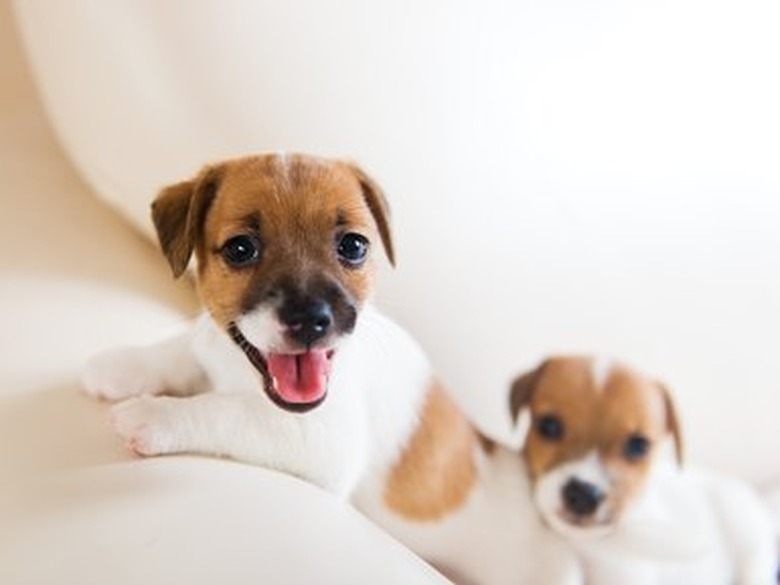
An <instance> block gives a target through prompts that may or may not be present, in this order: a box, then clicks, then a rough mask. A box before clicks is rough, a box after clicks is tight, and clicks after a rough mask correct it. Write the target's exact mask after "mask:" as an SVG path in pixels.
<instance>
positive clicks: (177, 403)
mask: <svg viewBox="0 0 780 585" xmlns="http://www.w3.org/2000/svg"><path fill="white" fill-rule="evenodd" d="M152 218H153V220H154V225H155V228H156V230H157V234H158V237H159V241H160V245H161V247H162V251H163V253H164V254H165V257H166V258H167V260H168V262H169V263H170V265H171V268H172V270H173V274H174V276H175V277H179V276H181V275H182V274H183V273H184V272H185V270H186V268H187V266H188V263H189V261H190V257H191V256H192V255H193V254H194V256H195V257H196V259H197V268H196V270H195V275H196V283H197V288H198V292H199V296H200V298H201V300H202V302H203V304H204V306H205V309H206V310H205V312H204V313H203V315H202V316H201V317H200V319H199V320H198V322H197V323H196V325H195V326H194V328H193V329H192V330H191V331H188V332H187V333H185V334H183V335H180V336H177V337H174V338H171V339H167V340H164V341H162V342H160V343H157V344H154V345H150V346H147V347H132V348H120V349H115V350H111V351H108V352H106V353H104V354H101V355H98V356H96V357H95V358H93V359H92V360H91V361H90V362H89V363H88V364H87V368H86V371H85V373H84V376H83V383H84V387H85V389H86V390H87V392H88V393H90V394H92V395H94V396H96V397H100V398H105V399H108V400H111V401H120V402H119V404H118V405H116V406H114V407H113V408H112V419H113V425H114V427H115V429H116V431H117V432H118V433H119V434H120V435H121V436H122V437H124V438H125V440H126V441H127V443H128V446H129V447H130V448H131V449H132V450H133V451H135V452H136V453H138V454H140V455H162V454H166V453H184V452H196V453H204V454H211V455H218V456H227V457H231V458H234V459H237V460H241V461H245V462H250V463H255V464H259V465H263V466H267V467H273V468H276V469H279V470H282V471H285V472H287V473H290V474H293V475H296V476H300V477H302V478H305V479H307V480H308V481H311V482H313V483H315V484H318V485H320V486H321V487H323V488H325V489H328V490H330V491H331V492H334V493H336V494H339V495H341V496H346V495H349V494H351V493H352V492H353V491H354V490H355V488H356V486H357V484H358V483H359V482H360V481H361V480H363V479H364V477H365V475H366V474H367V473H369V471H371V472H374V471H377V470H385V469H388V468H392V466H393V465H394V464H395V463H396V460H397V459H398V456H399V453H400V452H401V451H402V449H403V447H404V445H405V444H406V443H407V442H408V440H409V438H410V437H411V436H413V435H414V433H415V430H416V428H417V427H418V425H419V423H420V421H423V422H424V421H425V420H426V418H425V413H424V410H425V408H426V403H427V402H430V401H431V400H434V399H431V398H429V397H430V396H435V397H436V398H435V401H436V403H442V404H449V402H448V399H447V397H446V396H445V395H444V394H443V393H441V392H439V391H438V386H436V384H435V381H434V379H433V376H432V373H431V369H430V367H429V365H428V362H427V361H426V359H425V357H424V355H423V353H422V352H421V350H420V349H419V347H418V346H417V344H416V343H415V342H414V341H413V340H412V339H411V338H410V337H409V336H408V335H407V334H406V333H405V332H403V331H402V330H401V329H400V328H399V327H398V326H396V325H394V324H393V323H392V322H390V321H389V320H388V319H387V318H385V317H383V316H382V315H381V314H380V313H379V312H378V311H377V310H376V309H374V308H373V307H372V305H371V304H370V302H369V298H370V295H371V292H372V289H373V284H374V273H375V267H376V263H377V258H378V255H377V251H378V250H381V249H382V248H383V249H384V252H385V254H386V256H387V258H388V259H389V261H390V262H391V263H392V262H393V260H394V255H393V242H392V238H391V233H390V226H389V217H388V209H387V203H386V201H385V198H384V195H383V194H382V192H381V191H380V189H379V187H378V186H377V185H376V184H375V183H374V181H373V180H371V179H370V178H369V177H368V176H367V175H366V174H365V173H364V172H363V171H361V170H360V169H359V168H358V167H356V166H354V165H352V164H348V163H344V162H338V161H330V160H325V159H320V158H315V157H311V156H306V155H300V154H290V155H284V154H268V155H260V156H250V157H246V158H240V159H235V160H229V161H226V162H221V163H218V164H214V165H210V166H207V167H206V168H204V169H203V170H202V171H201V172H200V174H199V175H198V176H196V177H195V178H193V179H191V180H187V181H183V182H181V183H177V184H175V185H172V186H170V187H167V188H166V189H164V190H163V191H162V192H161V193H160V194H159V195H158V196H157V198H156V199H155V201H154V203H153V205H152Z"/></svg>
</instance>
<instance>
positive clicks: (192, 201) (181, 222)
mask: <svg viewBox="0 0 780 585" xmlns="http://www.w3.org/2000/svg"><path fill="white" fill-rule="evenodd" d="M218 186H219V176H218V173H217V171H216V169H212V168H207V169H205V170H204V171H202V172H201V173H200V174H199V175H198V176H197V177H195V178H194V179H191V180H189V181H182V182H181V183H176V184H175V185H170V186H169V187H166V188H164V189H163V190H162V191H161V192H160V193H159V194H158V195H157V197H156V198H155V200H154V202H153V203H152V221H153V222H154V227H155V229H156V230H157V238H158V239H159V240H160V247H161V248H162V251H163V254H165V257H166V258H167V259H168V263H169V264H170V265H171V269H172V270H173V276H174V277H175V278H178V277H179V276H181V275H182V274H183V273H184V271H185V270H186V269H187V264H189V261H190V257H191V256H192V251H193V249H194V248H195V243H196V241H197V239H198V236H199V233H200V230H201V228H202V227H203V221H204V220H205V217H206V212H207V211H208V208H209V206H210V205H211V202H212V201H213V200H214V196H215V195H216V192H217V188H218Z"/></svg>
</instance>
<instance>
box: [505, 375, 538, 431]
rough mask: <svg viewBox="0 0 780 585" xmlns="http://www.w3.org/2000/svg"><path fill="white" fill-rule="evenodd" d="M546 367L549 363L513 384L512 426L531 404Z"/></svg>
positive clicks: (520, 377)
mask: <svg viewBox="0 0 780 585" xmlns="http://www.w3.org/2000/svg"><path fill="white" fill-rule="evenodd" d="M546 365H547V362H544V363H542V364H541V365H540V366H539V367H537V368H536V369H535V370H531V371H530V372H526V373H525V374H522V375H521V376H519V377H518V378H516V379H515V381H514V382H512V388H511V390H510V392H509V414H510V415H511V417H512V424H517V417H518V416H519V415H520V411H521V410H522V409H523V408H525V407H527V406H528V404H529V403H530V402H531V398H532V396H533V393H534V390H535V389H536V386H537V385H538V384H539V380H540V378H541V377H542V373H543V371H544V367H545V366H546Z"/></svg>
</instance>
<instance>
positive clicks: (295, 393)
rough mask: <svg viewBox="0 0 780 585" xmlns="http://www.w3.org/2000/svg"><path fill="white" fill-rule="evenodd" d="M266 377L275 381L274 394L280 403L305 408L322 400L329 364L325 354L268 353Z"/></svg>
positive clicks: (326, 383) (317, 351) (326, 387)
mask: <svg viewBox="0 0 780 585" xmlns="http://www.w3.org/2000/svg"><path fill="white" fill-rule="evenodd" d="M268 373H269V374H271V376H272V377H273V378H274V380H275V381H276V385H275V389H276V393H277V394H279V396H281V397H282V399H284V400H285V401H286V402H290V403H294V404H306V403H309V402H315V401H317V400H320V399H321V398H322V397H323V396H325V392H326V390H327V389H328V375H329V373H330V363H329V361H328V357H327V352H326V351H324V350H312V351H307V352H306V353H299V354H295V355H291V354H283V353H271V354H268Z"/></svg>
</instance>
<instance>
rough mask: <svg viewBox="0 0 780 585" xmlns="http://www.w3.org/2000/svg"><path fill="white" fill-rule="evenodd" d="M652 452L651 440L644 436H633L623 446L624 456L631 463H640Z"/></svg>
mask: <svg viewBox="0 0 780 585" xmlns="http://www.w3.org/2000/svg"><path fill="white" fill-rule="evenodd" d="M649 452H650V440H649V439H648V438H647V437H643V436H642V435H631V436H630V437H629V438H628V439H626V443H625V445H623V455H624V456H625V458H626V459H628V460H629V461H638V460H639V459H642V458H643V457H645V456H646V455H647V454H648V453H649Z"/></svg>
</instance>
